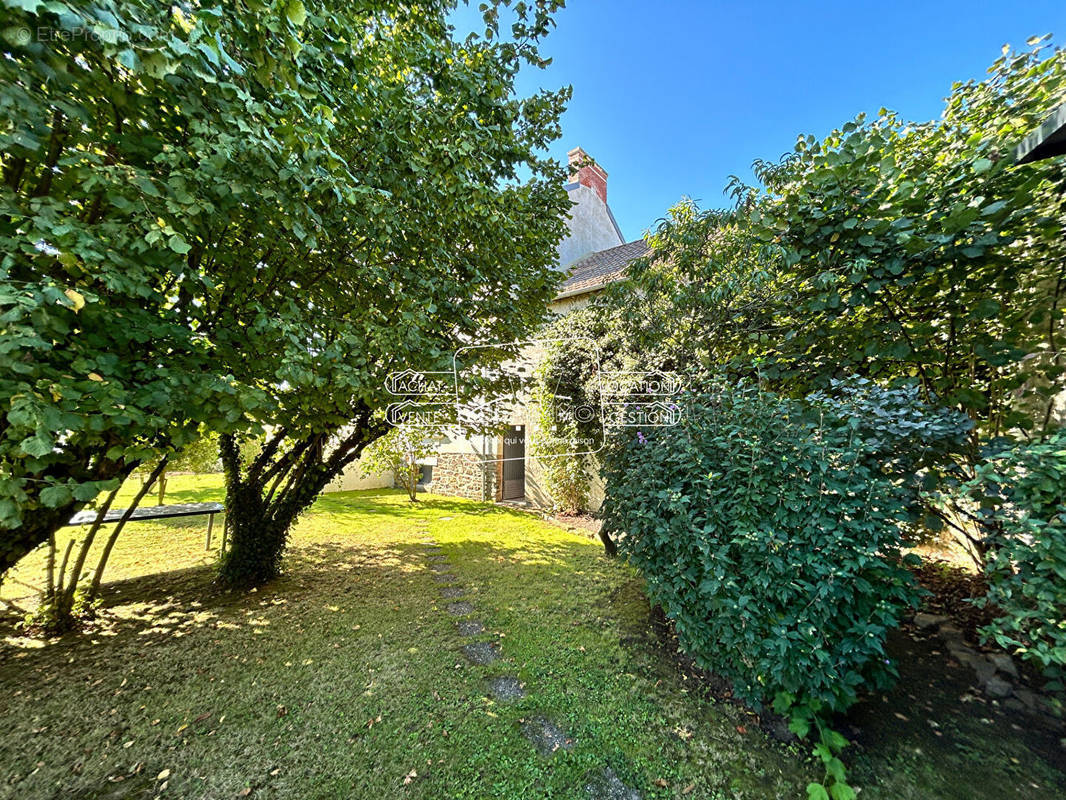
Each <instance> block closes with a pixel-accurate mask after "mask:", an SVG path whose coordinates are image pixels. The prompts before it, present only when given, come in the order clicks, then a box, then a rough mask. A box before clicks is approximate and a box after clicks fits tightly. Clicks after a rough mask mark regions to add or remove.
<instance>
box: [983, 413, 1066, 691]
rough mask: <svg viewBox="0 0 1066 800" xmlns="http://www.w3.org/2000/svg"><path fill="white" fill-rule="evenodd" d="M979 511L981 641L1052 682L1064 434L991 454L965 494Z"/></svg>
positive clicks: (1059, 637)
mask: <svg viewBox="0 0 1066 800" xmlns="http://www.w3.org/2000/svg"><path fill="white" fill-rule="evenodd" d="M966 488H967V489H968V490H969V493H970V496H971V497H972V498H974V499H975V500H977V501H978V502H979V504H980V510H979V511H978V515H979V518H980V519H981V521H982V528H983V531H984V533H985V534H986V539H985V545H986V547H987V559H986V562H985V563H986V566H985V571H986V572H987V574H988V577H989V590H988V594H987V595H986V596H985V597H984V598H982V599H981V600H980V601H978V602H979V604H980V605H989V604H990V605H992V606H993V607H995V608H997V609H998V610H999V611H1000V612H1001V613H1000V615H999V616H997V617H996V618H995V619H994V620H993V621H992V623H991V624H990V625H988V626H986V627H985V628H983V629H982V630H981V634H982V636H984V637H985V638H986V639H989V640H994V641H995V642H996V643H997V644H999V645H1000V646H1001V647H1006V648H1009V649H1011V650H1014V651H1015V652H1016V653H1017V654H1018V655H1019V656H1020V657H1021V658H1023V659H1025V660H1027V661H1031V662H1033V663H1034V664H1036V665H1037V666H1039V667H1041V668H1042V669H1044V670H1046V671H1048V672H1049V673H1050V674H1052V675H1057V676H1061V675H1062V670H1063V667H1066V430H1060V431H1058V432H1056V433H1054V434H1053V435H1051V436H1050V437H1049V438H1048V439H1047V440H1046V441H1044V442H1040V443H1028V444H1010V445H1007V446H1001V447H998V448H996V449H995V450H993V451H992V452H991V453H990V454H989V455H988V457H987V458H986V459H985V460H983V461H982V462H981V463H980V464H978V466H977V470H976V478H975V479H974V480H973V481H972V482H970V484H969V485H968V486H967V487H966Z"/></svg>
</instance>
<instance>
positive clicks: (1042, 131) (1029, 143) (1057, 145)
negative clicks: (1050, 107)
mask: <svg viewBox="0 0 1066 800" xmlns="http://www.w3.org/2000/svg"><path fill="white" fill-rule="evenodd" d="M1063 153H1066V105H1061V106H1059V107H1058V108H1056V109H1055V110H1054V111H1053V112H1052V114H1051V116H1050V117H1048V118H1047V119H1046V120H1045V121H1044V124H1043V125H1041V126H1040V127H1039V128H1037V129H1036V130H1035V131H1033V132H1032V133H1030V134H1029V135H1028V136H1026V137H1025V139H1024V140H1023V141H1022V143H1021V144H1020V145H1018V148H1017V149H1016V150H1015V151H1014V157H1015V159H1016V160H1017V161H1018V163H1019V164H1027V163H1029V162H1030V161H1039V160H1041V159H1043V158H1051V157H1052V156H1060V155H1062V154H1063Z"/></svg>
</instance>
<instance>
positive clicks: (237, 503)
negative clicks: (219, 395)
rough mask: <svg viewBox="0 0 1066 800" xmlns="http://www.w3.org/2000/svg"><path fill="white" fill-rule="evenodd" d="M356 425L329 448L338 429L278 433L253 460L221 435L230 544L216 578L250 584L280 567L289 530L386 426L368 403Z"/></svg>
mask: <svg viewBox="0 0 1066 800" xmlns="http://www.w3.org/2000/svg"><path fill="white" fill-rule="evenodd" d="M353 427H354V429H353V430H351V432H350V433H346V435H345V437H344V438H343V439H341V440H340V441H339V442H337V443H336V445H335V447H334V448H333V449H332V451H331V452H330V453H328V454H327V445H328V444H329V442H330V440H331V439H334V438H335V436H336V435H337V432H336V431H331V432H323V433H314V434H308V435H307V436H306V437H304V438H301V439H291V438H288V437H286V434H285V432H284V431H282V432H279V433H278V434H277V435H276V437H286V438H285V444H286V445H287V446H286V447H283V446H281V443H280V442H278V441H277V438H276V437H275V438H272V439H271V440H269V441H267V442H266V444H265V445H264V446H263V449H262V450H261V451H260V454H259V456H257V457H256V458H255V459H254V460H253V461H252V463H251V464H249V465H247V466H245V465H243V464H242V463H241V456H240V443H239V442H238V440H237V438H236V437H235V436H232V435H224V436H221V437H220V438H219V454H220V456H221V459H222V468H223V471H224V472H225V476H226V523H227V525H228V526H229V547H228V548H227V550H226V552H225V553H223V554H222V557H221V562H220V564H219V571H218V579H219V582H220V583H222V584H223V585H224V586H228V587H230V588H234V589H250V588H252V587H254V586H260V585H262V584H263V583H266V582H267V581H269V580H272V579H273V578H276V577H277V576H278V575H279V574H280V573H281V560H282V557H283V556H284V554H285V544H286V542H287V541H288V538H289V531H290V529H291V528H292V525H293V523H295V522H296V519H297V517H299V516H300V514H302V513H303V512H304V511H306V510H307V509H308V508H309V507H310V506H311V504H312V503H314V502H315V500H316V499H317V498H318V495H319V494H320V493H321V492H322V490H323V489H325V488H326V486H327V485H329V483H330V481H332V480H333V479H334V478H335V477H337V476H338V475H339V474H340V473H341V472H343V471H344V468H345V467H347V466H348V465H349V464H350V463H352V462H353V461H354V460H355V459H357V458H358V457H359V456H360V454H361V453H362V452H363V449H364V448H365V447H366V446H367V445H368V444H370V443H371V442H372V441H374V440H375V439H377V438H378V437H380V436H382V435H383V434H384V433H385V431H386V430H387V426H386V424H385V423H383V422H377V421H372V420H371V413H370V410H369V409H364V410H363V413H362V414H361V415H360V416H359V418H358V419H357V420H356V421H355V422H354V426H353Z"/></svg>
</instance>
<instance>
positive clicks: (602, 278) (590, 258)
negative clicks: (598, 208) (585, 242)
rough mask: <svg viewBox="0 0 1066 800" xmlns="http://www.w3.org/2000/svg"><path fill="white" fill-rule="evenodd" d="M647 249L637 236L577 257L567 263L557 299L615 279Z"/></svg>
mask: <svg viewBox="0 0 1066 800" xmlns="http://www.w3.org/2000/svg"><path fill="white" fill-rule="evenodd" d="M647 252H648V245H647V244H646V243H645V241H644V240H643V239H637V240H636V241H635V242H629V243H628V244H620V245H618V246H617V247H610V248H608V249H606V250H599V251H597V252H595V253H589V254H588V255H587V256H584V257H583V258H579V259H578V260H577V261H575V262H574V263H573V264H572V265H571V266H570V270H569V272H570V275H569V277H567V279H566V281H565V282H564V283H563V285H562V286H561V287H560V288H559V294H558V295H557V299H558V298H562V297H571V296H573V295H576V294H584V293H586V292H592V291H595V290H596V289H599V288H600V287H601V286H606V285H607V284H608V283H612V282H614V281H616V280H618V279H619V278H621V277H622V273H623V272H625V268H626V267H627V266H628V265H629V263H630V262H631V261H635V260H636V259H638V258H640V257H641V256H642V255H644V254H645V253H647Z"/></svg>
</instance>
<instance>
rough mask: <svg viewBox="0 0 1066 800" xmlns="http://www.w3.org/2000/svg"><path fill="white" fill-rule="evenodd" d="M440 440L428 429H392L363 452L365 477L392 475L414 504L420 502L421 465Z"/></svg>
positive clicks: (404, 427)
mask: <svg viewBox="0 0 1066 800" xmlns="http://www.w3.org/2000/svg"><path fill="white" fill-rule="evenodd" d="M437 438H438V437H437V436H435V435H434V433H433V431H432V430H429V429H427V428H416V427H413V426H406V425H405V426H399V427H396V428H393V429H392V430H390V431H389V432H388V433H386V434H385V435H384V436H382V437H381V438H380V439H377V440H375V441H374V443H373V444H371V445H370V446H369V447H367V448H366V450H364V451H363V455H362V459H361V460H360V462H359V464H360V468H361V469H362V471H363V474H364V475H381V474H383V473H385V472H391V473H392V474H393V476H394V478H395V479H396V483H398V484H399V485H400V487H401V488H402V489H404V490H405V491H406V492H407V496H408V497H409V498H410V500H411V502H412V503H413V502H415V501H416V500H418V480H419V477H420V476H421V474H422V465H421V464H420V463H419V461H420V460H421V459H423V458H426V457H427V456H429V455H431V454H432V453H433V449H434V446H435V444H436V442H437Z"/></svg>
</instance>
